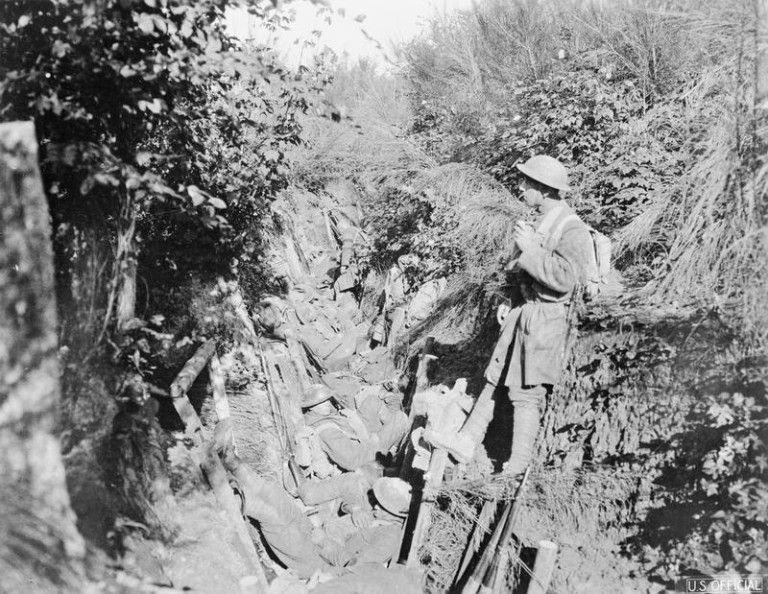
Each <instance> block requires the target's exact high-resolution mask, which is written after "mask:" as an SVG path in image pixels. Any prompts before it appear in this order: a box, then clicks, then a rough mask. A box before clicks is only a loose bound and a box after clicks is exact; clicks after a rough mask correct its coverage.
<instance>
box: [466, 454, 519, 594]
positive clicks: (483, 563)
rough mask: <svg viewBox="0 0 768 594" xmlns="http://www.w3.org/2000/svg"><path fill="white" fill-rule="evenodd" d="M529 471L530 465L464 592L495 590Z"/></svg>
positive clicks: (469, 593)
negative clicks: (503, 553) (503, 555)
mask: <svg viewBox="0 0 768 594" xmlns="http://www.w3.org/2000/svg"><path fill="white" fill-rule="evenodd" d="M529 471H530V466H529V467H528V468H527V469H526V470H525V474H524V475H523V480H521V481H520V484H519V485H518V486H517V489H516V490H515V495H514V497H513V498H512V499H510V500H509V502H508V503H507V504H506V505H505V506H504V511H503V512H502V514H501V517H500V518H499V521H498V523H497V524H496V527H495V528H494V529H493V533H492V534H491V539H490V541H488V546H487V547H486V548H485V550H484V551H483V554H482V556H481V557H480V561H478V563H477V566H476V567H475V570H474V571H473V572H472V575H471V576H469V579H468V580H467V583H466V584H465V585H464V588H463V589H462V590H461V593H462V594H477V592H478V591H480V592H481V593H482V594H485V593H486V592H491V591H492V590H493V587H494V584H495V581H496V578H497V574H498V573H499V571H498V569H499V565H500V564H501V562H502V551H503V549H504V547H506V544H507V541H508V540H509V538H510V537H511V536H512V528H513V526H514V523H515V518H516V517H517V509H518V508H517V507H516V505H515V504H516V503H517V500H518V497H519V496H520V493H521V492H522V490H523V487H524V486H525V483H526V481H527V480H528V472H529Z"/></svg>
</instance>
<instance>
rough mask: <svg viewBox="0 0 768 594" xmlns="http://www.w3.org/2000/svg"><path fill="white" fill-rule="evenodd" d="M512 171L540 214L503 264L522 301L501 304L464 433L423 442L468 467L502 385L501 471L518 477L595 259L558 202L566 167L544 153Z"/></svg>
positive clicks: (580, 227) (430, 435)
mask: <svg viewBox="0 0 768 594" xmlns="http://www.w3.org/2000/svg"><path fill="white" fill-rule="evenodd" d="M517 168H518V170H519V171H520V172H521V173H522V174H523V176H524V178H523V182H522V184H521V185H520V190H521V192H522V195H521V200H522V201H523V202H525V204H526V206H528V207H529V208H532V209H536V210H537V211H538V212H539V214H540V215H541V216H540V218H539V219H538V221H537V222H536V226H535V227H534V226H531V225H529V224H527V223H524V222H521V221H519V222H518V223H517V224H516V225H515V231H514V235H513V238H514V241H515V244H516V248H517V249H516V253H515V254H513V256H512V258H511V259H510V261H509V263H508V264H507V266H506V269H507V270H513V271H515V272H518V273H519V274H518V278H519V283H520V289H521V293H522V297H523V303H522V305H520V306H518V307H515V308H514V309H510V307H509V306H507V305H505V304H502V305H500V306H499V310H498V313H497V319H498V321H499V324H500V325H501V334H500V336H499V340H498V342H497V343H496V347H495V348H494V351H493V356H492V357H491V362H490V364H489V365H488V368H487V369H486V371H485V379H486V385H485V388H484V389H483V391H482V393H481V394H480V397H479V398H478V399H477V402H476V403H475V406H474V408H473V409H472V412H471V414H470V415H469V418H468V419H467V421H466V423H465V424H464V426H463V427H462V429H461V431H459V432H458V433H453V434H445V433H440V432H436V431H425V432H424V439H425V440H426V441H427V442H429V443H431V444H432V445H434V446H437V447H441V448H444V449H446V450H447V451H448V452H450V453H451V454H452V455H453V456H454V457H455V458H456V459H457V460H459V461H461V462H467V461H469V460H470V459H471V458H472V456H473V455H474V451H475V447H476V446H477V444H478V443H480V442H481V441H482V440H483V438H484V436H485V432H486V430H487V428H488V424H489V423H490V421H491V418H492V416H493V410H494V402H493V394H494V392H495V391H496V390H497V388H500V387H506V388H508V389H509V399H510V401H511V403H512V407H513V411H514V422H513V434H512V453H511V455H510V458H509V461H508V462H507V463H506V464H505V467H504V472H505V473H508V474H511V475H518V474H521V473H523V472H524V471H525V469H526V467H527V466H528V464H529V463H530V461H531V458H532V457H533V446H534V444H535V441H536V435H537V433H538V429H539V422H540V416H541V413H542V409H543V408H544V406H545V404H546V399H547V396H548V395H549V394H550V393H551V391H552V387H553V385H554V384H555V383H556V382H557V380H558V378H559V376H560V374H561V372H562V370H563V367H564V365H565V354H566V353H565V349H566V342H567V338H568V324H569V321H568V317H569V316H568V314H569V309H570V304H571V301H572V298H573V295H574V291H575V290H576V288H577V286H579V285H581V284H583V283H584V282H585V281H586V276H587V274H588V271H589V266H590V262H591V261H592V259H593V255H592V249H593V248H592V240H591V238H590V234H589V230H588V229H587V227H586V225H585V224H584V223H583V222H582V221H581V220H580V219H579V218H578V217H577V216H576V215H575V214H574V212H573V210H572V209H571V208H570V207H569V206H568V205H567V204H566V203H565V201H564V200H563V199H562V198H561V197H560V192H563V191H567V190H568V189H569V188H568V171H567V169H566V168H565V167H564V166H563V165H562V164H561V163H560V162H559V161H557V160H556V159H554V158H552V157H548V156H545V155H537V156H535V157H532V158H530V159H529V160H528V161H526V162H525V163H524V164H522V165H517Z"/></svg>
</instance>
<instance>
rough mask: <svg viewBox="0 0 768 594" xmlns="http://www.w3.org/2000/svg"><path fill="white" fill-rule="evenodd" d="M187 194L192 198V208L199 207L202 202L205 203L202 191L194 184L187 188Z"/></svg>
mask: <svg viewBox="0 0 768 594" xmlns="http://www.w3.org/2000/svg"><path fill="white" fill-rule="evenodd" d="M187 194H189V197H190V198H192V205H193V206H200V205H201V204H202V203H203V202H205V199H206V195H205V193H203V191H202V190H201V189H200V188H198V187H197V186H195V185H194V184H193V185H191V186H187Z"/></svg>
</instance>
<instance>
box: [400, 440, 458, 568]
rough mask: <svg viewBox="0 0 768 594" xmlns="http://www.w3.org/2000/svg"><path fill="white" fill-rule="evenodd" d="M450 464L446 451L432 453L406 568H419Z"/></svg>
mask: <svg viewBox="0 0 768 594" xmlns="http://www.w3.org/2000/svg"><path fill="white" fill-rule="evenodd" d="M447 464H448V452H446V451H445V450H435V451H434V452H432V458H431V459H430V461H429V470H427V472H426V474H425V475H424V490H423V492H422V500H421V503H420V505H419V515H418V517H417V518H416V526H415V527H414V529H413V536H412V537H411V544H410V549H409V550H408V558H407V560H406V562H405V565H406V567H418V564H419V550H420V549H421V545H422V544H423V542H424V540H425V539H426V537H427V532H428V531H429V526H430V524H431V523H432V512H433V510H434V508H435V498H436V497H437V493H438V490H439V488H440V485H441V484H442V483H443V475H444V474H445V467H446V466H447Z"/></svg>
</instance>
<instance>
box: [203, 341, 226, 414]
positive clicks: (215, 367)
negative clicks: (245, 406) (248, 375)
mask: <svg viewBox="0 0 768 594" xmlns="http://www.w3.org/2000/svg"><path fill="white" fill-rule="evenodd" d="M208 373H209V375H210V377H211V391H212V392H213V405H214V407H215V408H216V417H217V418H218V419H219V421H221V420H222V419H228V418H229V415H230V412H229V400H228V399H227V390H226V388H225V385H224V373H223V372H222V371H221V362H220V361H219V357H218V355H216V354H214V355H213V356H212V357H211V360H210V361H209V362H208Z"/></svg>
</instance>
